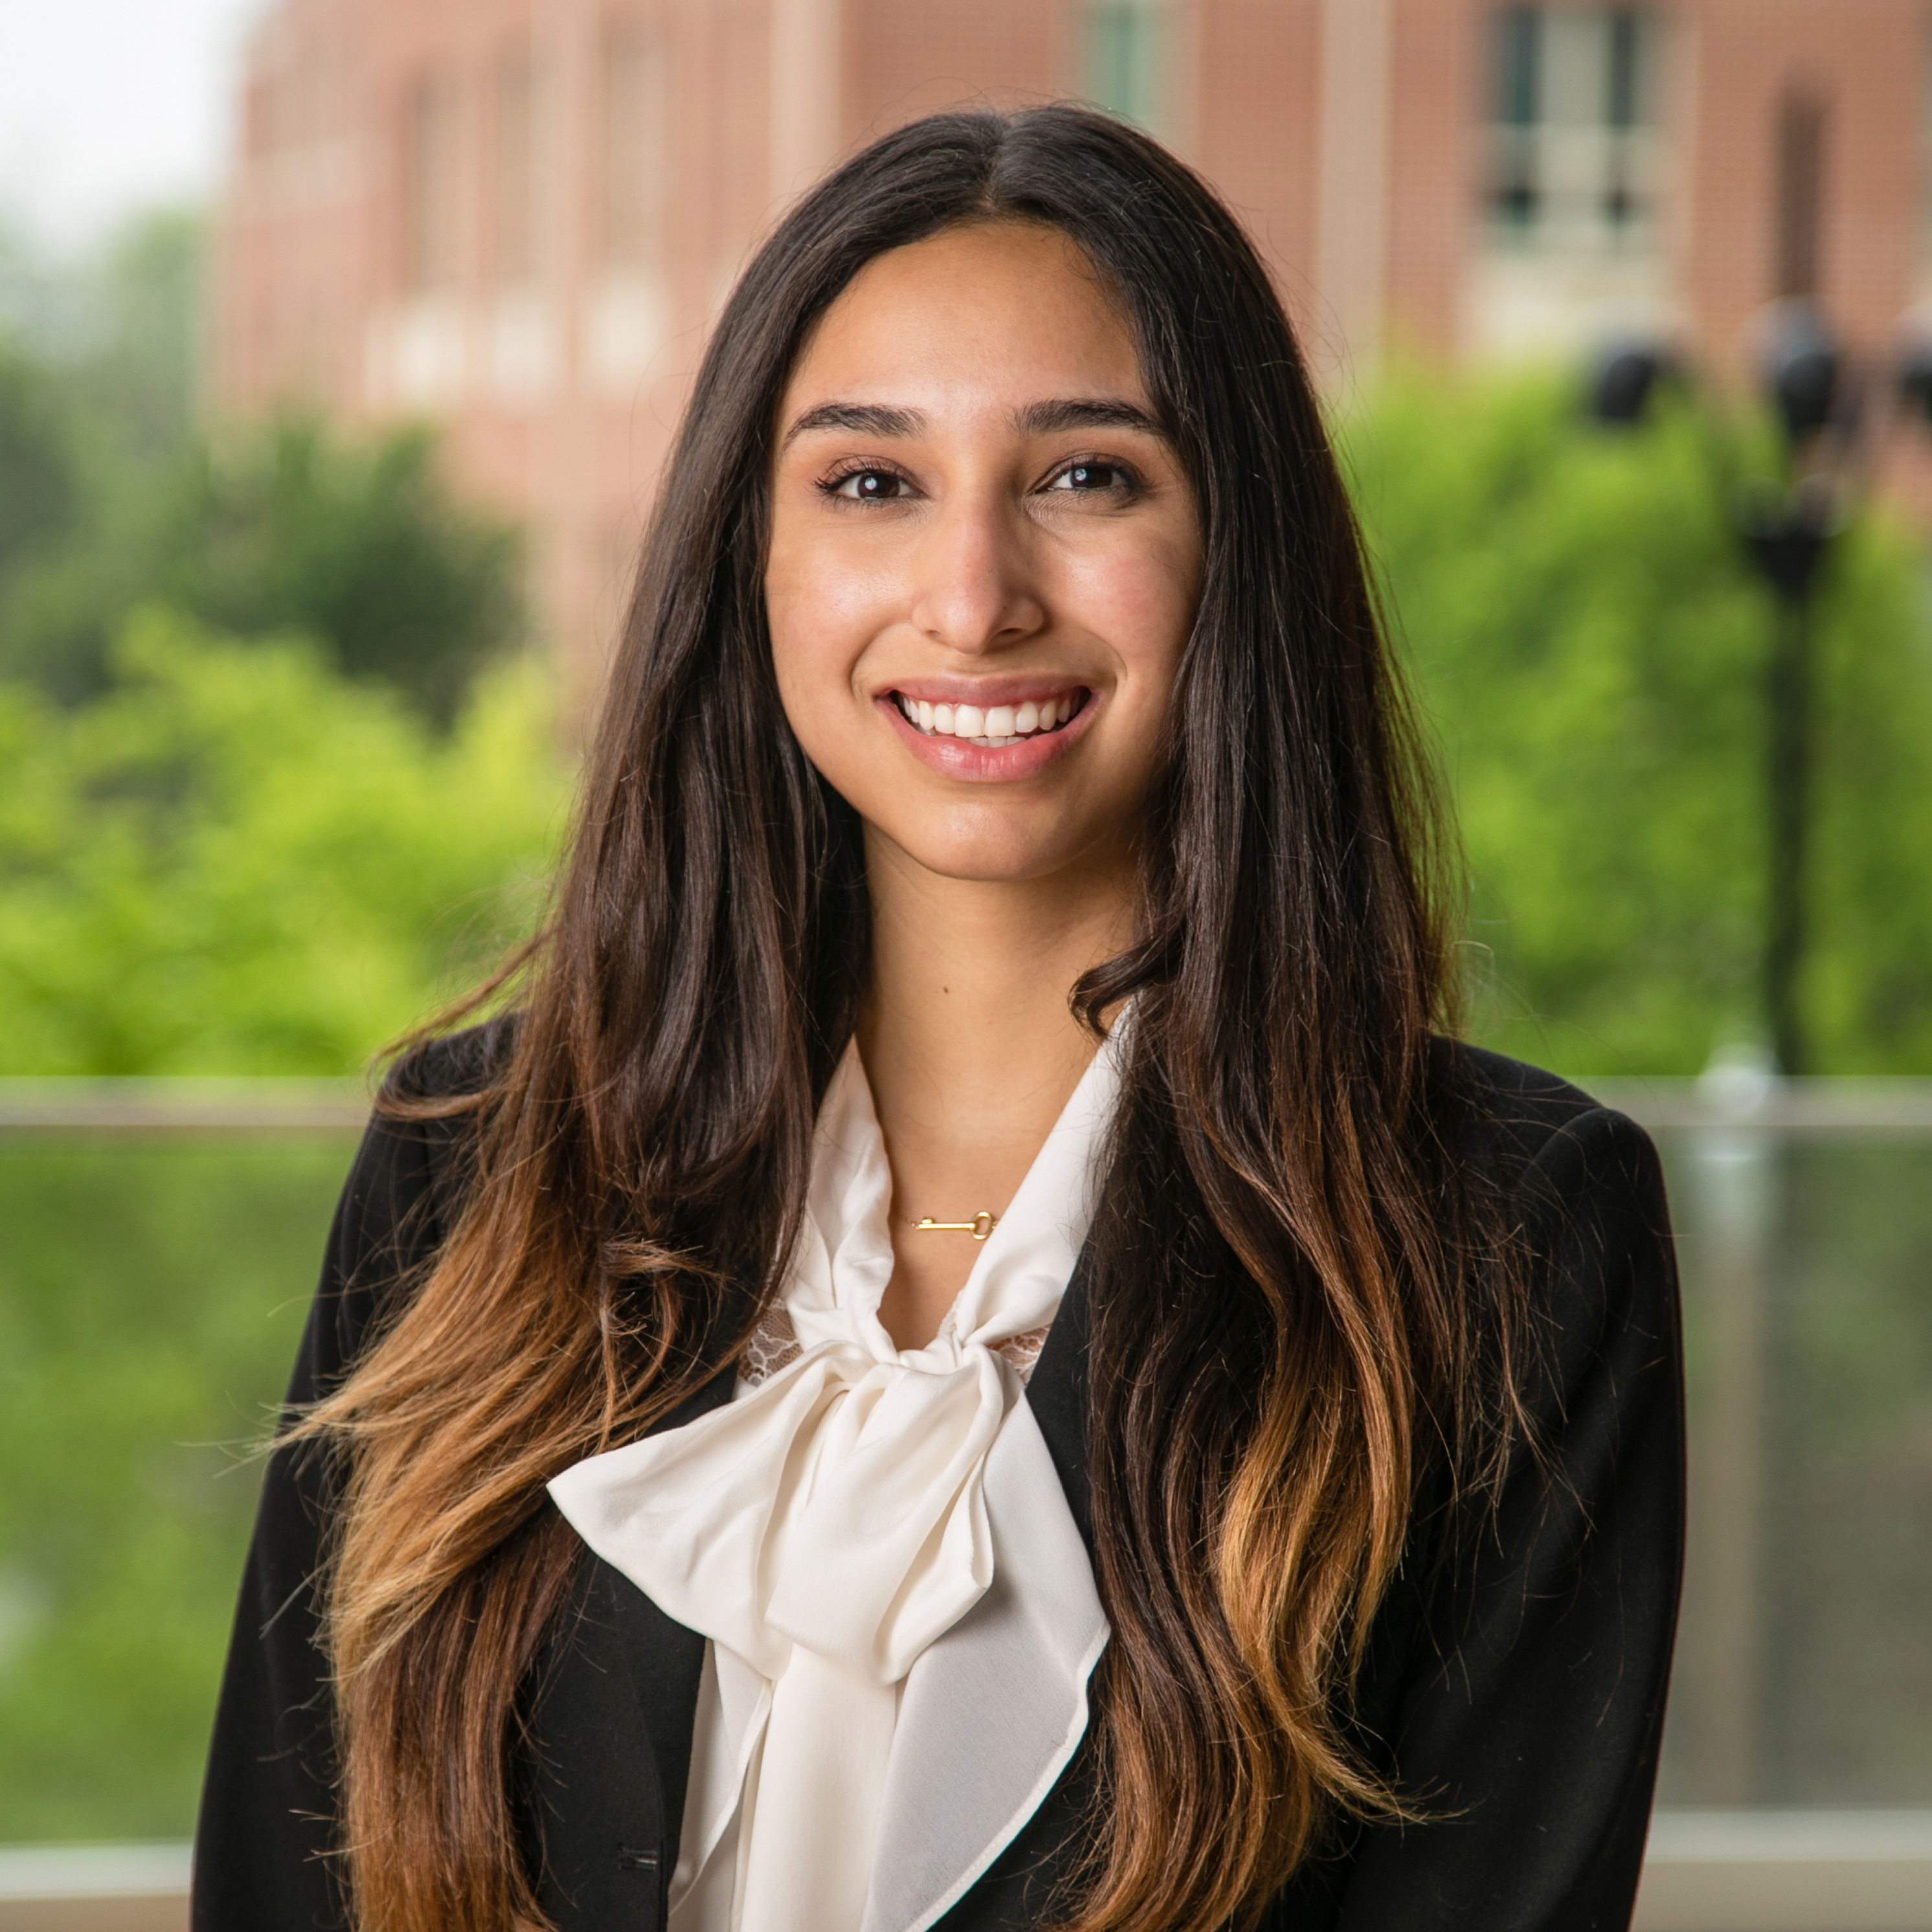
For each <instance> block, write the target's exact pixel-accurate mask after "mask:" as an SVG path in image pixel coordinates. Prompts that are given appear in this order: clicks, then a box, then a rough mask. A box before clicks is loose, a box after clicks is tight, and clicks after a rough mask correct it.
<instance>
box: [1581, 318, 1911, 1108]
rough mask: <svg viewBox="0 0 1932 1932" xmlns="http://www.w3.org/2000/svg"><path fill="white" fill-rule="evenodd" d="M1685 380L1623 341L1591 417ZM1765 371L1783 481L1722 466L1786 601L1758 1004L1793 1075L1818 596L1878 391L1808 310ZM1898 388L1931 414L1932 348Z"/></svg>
mask: <svg viewBox="0 0 1932 1932" xmlns="http://www.w3.org/2000/svg"><path fill="white" fill-rule="evenodd" d="M1685 373H1686V372H1685V371H1683V370H1682V368H1679V366H1678V365H1677V364H1676V363H1675V362H1673V359H1671V358H1670V356H1668V355H1667V353H1664V351H1663V350H1661V349H1659V348H1658V347H1655V346H1654V345H1650V344H1641V343H1626V344H1620V345H1619V346H1617V347H1614V348H1613V349H1612V350H1610V351H1609V352H1608V353H1607V354H1606V355H1605V356H1604V357H1603V358H1602V359H1601V360H1600V362H1598V365H1597V370H1596V378H1595V384H1594V386H1593V389H1592V398H1591V405H1592V414H1593V415H1594V416H1595V418H1596V419H1597V420H1598V422H1603V423H1607V424H1619V425H1632V424H1636V423H1638V422H1641V421H1642V420H1643V419H1644V417H1645V416H1646V415H1647V414H1648V413H1649V408H1650V406H1651V404H1652V401H1653V399H1654V398H1655V395H1656V393H1657V391H1658V388H1659V386H1661V384H1663V383H1665V382H1667V381H1670V380H1682V379H1683V377H1685ZM1758 375H1759V379H1760V386H1761V389H1762V391H1763V396H1764V399H1765V401H1766V403H1767V404H1769V406H1770V407H1771V409H1772V412H1773V413H1774V415H1775V419H1776V420H1777V422H1778V425H1779V428H1780V429H1781V432H1782V434H1781V446H1782V448H1781V463H1780V466H1779V473H1778V474H1777V475H1771V476H1766V475H1757V476H1753V477H1750V478H1743V479H1740V478H1739V475H1738V473H1737V469H1736V463H1735V460H1734V459H1733V458H1730V457H1729V456H1728V455H1727V456H1726V457H1725V458H1724V460H1723V462H1722V465H1721V467H1722V469H1724V472H1726V474H1725V477H1724V481H1725V484H1726V486H1727V494H1728V495H1729V496H1730V500H1731V505H1732V512H1733V518H1734V520H1735V523H1736V527H1737V529H1738V532H1739V535H1740V536H1741V537H1742V539H1743V541H1744V544H1745V550H1746V553H1747V554H1748V556H1750V557H1751V560H1752V562H1754V564H1755V565H1757V570H1758V572H1759V574H1760V576H1761V577H1762V578H1763V580H1764V582H1765V583H1766V586H1768V587H1769V589H1770V590H1771V592H1772V595H1773V596H1774V597H1775V599H1776V601H1777V606H1778V623H1777V628H1776V631H1775V636H1774V637H1773V640H1772V647H1771V650H1770V652H1769V655H1768V657H1767V658H1766V664H1765V697H1766V724H1767V731H1766V739H1767V746H1766V750H1767V756H1766V832H1767V847H1768V849H1767V852H1766V859H1767V862H1768V871H1769V880H1768V884H1769V892H1768V904H1767V906H1766V920H1765V933H1764V951H1763V963H1762V973H1763V1005H1764V1015H1765V1021H1766V1027H1767V1029H1768V1031H1769V1034H1770V1036H1771V1045H1772V1051H1773V1052H1774V1053H1775V1055H1776V1057H1777V1061H1778V1070H1779V1072H1780V1073H1784V1074H1796V1073H1805V1072H1806V1071H1808V1066H1809V1054H1808V1042H1807V1040H1806V1037H1805V1024H1804V1016H1803V1012H1802V1006H1801V1004H1800V1001H1799V997H1798V987H1799V974H1800V971H1801V969H1802V965H1803V963H1804V957H1805V943H1806V939H1807V932H1806V923H1807V922H1806V894H1805V845H1806V841H1807V834H1808V829H1809V826H1810V823H1811V785H1812V763H1813V757H1812V751H1813V743H1812V740H1813V730H1812V713H1813V709H1814V706H1813V703H1812V682H1813V672H1812V660H1813V655H1814V647H1813V631H1814V622H1813V618H1814V592H1815V591H1816V589H1817V585H1818V583H1819V581H1820V576H1821V574H1822V571H1823V566H1824V564H1825V562H1826V559H1827V558H1828V557H1829V554H1830V552H1831V548H1832V541H1833V540H1834V538H1835V535H1837V533H1838V531H1839V530H1840V529H1841V528H1842V527H1843V523H1844V515H1843V509H1844V505H1846V502H1848V501H1849V499H1850V496H1851V494H1852V483H1853V480H1854V478H1853V472H1854V470H1855V468H1856V467H1857V466H1858V463H1859V461H1860V459H1861V455H1862V449H1863V446H1864V444H1865V443H1866V441H1867V437H1866V434H1865V431H1866V428H1867V421H1868V418H1869V414H1870V413H1869V412H1868V411H1867V410H1866V409H1865V408H1864V407H1863V405H1864V403H1865V402H1866V401H1867V400H1868V399H1869V395H1870V392H1869V390H1867V389H1865V388H1864V387H1861V386H1860V385H1858V384H1857V383H1855V382H1854V381H1853V380H1852V379H1851V377H1850V375H1849V373H1848V371H1847V369H1846V358H1845V356H1844V354H1843V351H1842V350H1841V348H1840V347H1839V345H1838V343H1837V341H1835V338H1833V336H1832V334H1831V332H1830V331H1829V329H1828V328H1827V327H1826V324H1825V323H1824V320H1823V317H1821V316H1820V314H1819V312H1818V311H1817V308H1816V307H1815V306H1814V305H1813V304H1811V303H1810V302H1802V301H1793V302H1784V303H1781V304H1779V305H1777V306H1776V307H1775V308H1774V309H1773V310H1772V311H1770V312H1769V316H1768V318H1767V325H1766V329H1765V331H1764V334H1763V353H1762V354H1761V356H1760V361H1759V366H1758ZM1896 387H1897V394H1898V395H1899V397H1900V400H1901V401H1903V402H1904V403H1906V404H1907V405H1908V406H1909V407H1910V408H1912V410H1915V411H1916V412H1918V413H1921V414H1922V415H1923V416H1924V417H1926V418H1927V419H1928V420H1932V342H1921V343H1920V344H1918V345H1917V346H1916V347H1914V348H1912V349H1911V350H1908V351H1907V353H1906V355H1905V356H1904V358H1903V361H1902V362H1900V365H1899V367H1898V368H1897V372H1896ZM1719 447H1720V448H1722V446H1719Z"/></svg>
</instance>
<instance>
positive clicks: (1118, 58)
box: [1087, 0, 1167, 128]
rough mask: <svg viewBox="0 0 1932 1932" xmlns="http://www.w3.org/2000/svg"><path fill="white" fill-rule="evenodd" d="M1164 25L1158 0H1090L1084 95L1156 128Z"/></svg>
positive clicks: (1162, 89)
mask: <svg viewBox="0 0 1932 1932" xmlns="http://www.w3.org/2000/svg"><path fill="white" fill-rule="evenodd" d="M1166 28H1167V21H1166V17H1165V13H1164V10H1163V7H1162V6H1161V5H1160V0H1090V4H1089V5H1088V9H1087V95H1088V99H1090V100H1091V101H1093V102H1094V104H1096V105H1097V106H1098V107H1104V108H1106V109H1107V110H1109V113H1115V114H1118V115H1123V116H1124V118H1127V120H1130V121H1138V122H1139V124H1141V125H1142V127H1149V128H1158V127H1160V124H1161V123H1162V121H1163V119H1164V118H1165V117H1166V110H1167V32H1166Z"/></svg>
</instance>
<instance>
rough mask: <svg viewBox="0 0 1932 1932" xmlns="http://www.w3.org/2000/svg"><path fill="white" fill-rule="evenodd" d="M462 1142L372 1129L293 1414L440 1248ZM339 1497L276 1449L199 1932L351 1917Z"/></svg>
mask: <svg viewBox="0 0 1932 1932" xmlns="http://www.w3.org/2000/svg"><path fill="white" fill-rule="evenodd" d="M451 1139H452V1129H451V1127H449V1125H448V1124H445V1123H442V1122H416V1121H395V1120H392V1119H387V1118H384V1117H383V1116H381V1115H378V1116H377V1118H376V1119H375V1121H373V1122H372V1123H371V1126H370V1127H369V1129H368V1133H366V1134H365V1136H364V1139H363V1141H362V1147H361V1149H360V1151H359V1153H358V1154H357V1156H356V1162H355V1165H354V1166H353V1169H352V1170H351V1171H350V1177H349V1181H348V1184H347V1187H345V1188H344V1191H343V1195H342V1199H341V1204H340V1205H338V1208H337V1210H336V1213H335V1222H334V1225H333V1226H332V1229H331V1230H330V1232H329V1247H328V1250H327V1252H326V1255H325V1256H324V1259H323V1269H322V1280H321V1283H320V1287H319V1289H317V1294H316V1298H315V1302H314V1306H313V1307H312V1308H311V1310H310V1313H309V1318H308V1328H307V1329H306V1330H305V1332H304V1334H303V1337H302V1346H301V1349H300V1351H299V1354H298V1355H297V1357H296V1366H295V1373H294V1375H293V1378H292V1379H291V1380H290V1385H289V1393H288V1403H289V1409H290V1412H293V1410H295V1409H297V1408H299V1406H302V1405H303V1404H305V1403H311V1402H313V1401H314V1400H316V1399H317V1397H319V1396H320V1395H323V1394H326V1392H327V1391H329V1389H330V1388H332V1387H333V1386H335V1385H336V1384H337V1383H338V1382H339V1381H340V1380H341V1377H342V1376H343V1374H344V1371H345V1370H347V1367H348V1366H349V1365H350V1362H351V1361H353V1358H354V1357H355V1355H356V1352H357V1350H358V1349H359V1347H360V1346H361V1344H362V1340H363V1338H364V1337H365V1335H366V1334H367V1333H368V1330H369V1328H370V1326H371V1323H372V1322H373V1321H374V1319H376V1318H377V1316H378V1315H379V1314H380V1313H381V1312H382V1310H383V1304H384V1302H385V1301H386V1298H389V1297H390V1296H391V1295H393V1294H394V1293H395V1292H396V1291H397V1290H398V1288H399V1286H401V1284H403V1283H406V1282H407V1281H408V1280H410V1278H411V1277H412V1276H413V1274H414V1272H415V1271H416V1269H417V1268H419V1266H420V1265H421V1264H422V1263H423V1262H425V1261H427V1260H428V1258H429V1257H430V1256H431V1255H432V1254H433V1253H434V1251H435V1249H436V1247H437V1244H438V1243H439V1241H440V1239H441V1238H442V1232H443V1226H442V1224H443V1219H444V1217H445V1214H446V1211H447V1206H448V1204H447V1202H446V1201H445V1200H444V1199H443V1198H442V1197H443V1195H444V1194H445V1193H446V1190H447V1186H448V1179H449V1175H448V1169H449V1160H448V1151H449V1143H450V1141H451ZM331 1506H332V1495H331V1484H330V1481H329V1472H328V1469H327V1467H326V1458H324V1457H322V1456H320V1455H319V1454H317V1453H316V1452H315V1451H314V1450H313V1449H311V1448H305V1449H302V1450H300V1451H290V1450H278V1451H276V1452H275V1454H272V1456H271V1457H269V1460H268V1464H267V1467H266V1470H265V1471H264V1473H263V1483H262V1493H261V1499H260V1505H259V1507H258V1510H257V1517H256V1523H255V1530H254V1539H253V1541H252V1542H251V1545H250V1547H249V1551H248V1565H247V1568H246V1570H245V1573H244V1574H243V1577H242V1595H241V1602H240V1604H239V1607H238V1608H237V1610H236V1616H235V1627H234V1633H233V1637H232V1639H231V1641H230V1644H229V1653H228V1662H227V1667H226V1671H225V1673H224V1675H223V1679H222V1685H221V1692H220V1700H219V1702H218V1703H217V1707H216V1712H215V1718H214V1735H213V1738H212V1741H211V1745H210V1748H209V1752H208V1772H207V1776H206V1779H205V1783H204V1784H203V1787H202V1800H201V1811H200V1816H199V1820H198V1823H197V1825H196V1833H195V1850H194V1882H193V1926H194V1928H195V1932H262V1928H263V1927H268V1926H276V1927H289V1928H291V1932H294V1928H299V1927H341V1926H343V1925H344V1924H346V1922H347V1920H346V1917H345V1915H344V1909H343V1901H342V1900H341V1897H340V1895H339V1894H338V1889H337V1886H336V1883H335V1878H334V1876H333V1871H332V1861H331V1860H330V1858H329V1852H330V1850H331V1849H332V1844H333V1840H334V1832H335V1735H334V1724H333V1718H332V1708H333V1706H332V1696H331V1693H330V1691H329V1684H328V1676H327V1667H326V1661H325V1659H324V1657H323V1652H322V1649H321V1646H320V1607H319V1603H318V1600H317V1589H316V1583H317V1575H318V1573H319V1571H320V1567H321V1562H322V1553H323V1538H324V1535H325V1533H326V1529H327V1526H328V1524H329V1517H330V1511H331Z"/></svg>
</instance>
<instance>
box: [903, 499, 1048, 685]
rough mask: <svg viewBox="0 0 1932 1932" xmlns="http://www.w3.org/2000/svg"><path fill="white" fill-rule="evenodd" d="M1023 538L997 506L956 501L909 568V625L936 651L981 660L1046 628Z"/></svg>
mask: <svg viewBox="0 0 1932 1932" xmlns="http://www.w3.org/2000/svg"><path fill="white" fill-rule="evenodd" d="M1027 538H1028V532H1026V530H1025V529H1024V528H1023V527H1022V520H1021V519H1020V518H1019V517H1018V516H1017V515H1016V514H1015V512H1014V511H1013V509H1012V508H1011V507H1010V505H1007V504H1005V503H1004V502H1001V501H999V500H998V499H978V500H971V499H960V498H957V497H956V498H955V499H953V501H952V502H949V503H947V505H944V508H942V509H941V511H940V513H939V514H938V516H936V517H935V518H934V519H933V520H932V523H930V524H929V525H928V526H927V528H926V532H925V533H924V535H923V537H922V541H921V542H920V544H919V549H918V551H917V553H916V557H915V559H914V565H913V568H914V569H915V571H916V579H915V583H914V587H913V605H912V610H911V612H910V616H911V619H912V622H913V624H914V625H916V626H917V627H918V628H919V631H922V633H923V634H925V635H926V636H927V637H930V638H931V639H932V640H933V641H934V642H935V643H938V644H942V645H944V646H946V647H947V649H950V650H954V651H959V652H963V653H965V654H966V655H971V656H983V655H986V653H987V652H992V651H998V650H1002V649H1006V648H1007V647H1008V646H1011V645H1013V644H1017V643H1024V642H1025V640H1026V639H1028V637H1034V636H1037V634H1039V633H1040V631H1043V630H1044V629H1045V628H1046V623H1047V609H1046V601H1045V600H1044V598H1043V596H1042V595H1041V594H1040V586H1039V585H1038V583H1037V581H1036V579H1035V574H1034V568H1033V560H1032V558H1031V545H1030V544H1028V541H1027Z"/></svg>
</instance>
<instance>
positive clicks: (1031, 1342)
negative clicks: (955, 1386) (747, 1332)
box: [738, 1301, 1053, 1388]
mask: <svg viewBox="0 0 1932 1932" xmlns="http://www.w3.org/2000/svg"><path fill="white" fill-rule="evenodd" d="M952 1325H953V1316H952V1314H951V1313H950V1311H949V1312H948V1313H947V1317H946V1319H945V1320H944V1322H941V1324H940V1331H941V1334H944V1333H945V1332H946V1331H947V1330H948V1329H950V1328H951V1327H952ZM1052 1327H1053V1325H1052V1323H1051V1322H1043V1323H1042V1324H1041V1325H1040V1327H1039V1328H1029V1329H1028V1331H1026V1333H1025V1334H1024V1335H1009V1336H1008V1337H1007V1338H1006V1339H1005V1340H1004V1341H1001V1342H995V1343H994V1344H993V1346H994V1348H995V1350H996V1351H997V1352H998V1353H999V1354H1001V1355H1004V1356H1005V1358H1007V1361H1009V1362H1010V1363H1011V1364H1012V1365H1013V1373H1015V1374H1016V1376H1019V1379H1020V1383H1021V1385H1022V1387H1025V1385H1026V1384H1027V1383H1028V1382H1031V1380H1032V1379H1033V1372H1034V1367H1035V1366H1036V1365H1037V1364H1038V1362H1039V1361H1040V1351H1041V1349H1043V1348H1045V1347H1046V1338H1047V1336H1048V1335H1049V1333H1050V1332H1051V1331H1052ZM804 1353H805V1350H804V1348H803V1346H802V1345H801V1344H800V1343H799V1339H798V1331H797V1330H796V1329H795V1328H793V1326H792V1325H791V1311H790V1309H788V1308H787V1307H785V1305H784V1303H783V1302H781V1301H775V1302H773V1303H772V1305H771V1306H770V1307H769V1308H767V1309H766V1310H765V1312H764V1313H763V1315H761V1316H760V1317H759V1318H758V1325H757V1328H754V1329H753V1330H752V1331H751V1340H750V1341H748V1343H745V1352H744V1354H743V1355H742V1356H741V1357H740V1358H739V1362H738V1374H739V1379H740V1380H742V1382H743V1383H744V1385H745V1387H746V1388H757V1386H758V1385H759V1384H760V1382H769V1381H770V1379H772V1376H775V1375H776V1374H777V1373H778V1371H779V1370H781V1369H788V1368H790V1366H791V1365H792V1364H793V1363H794V1362H795V1361H797V1360H798V1358H799V1356H801V1355H803V1354H804Z"/></svg>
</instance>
